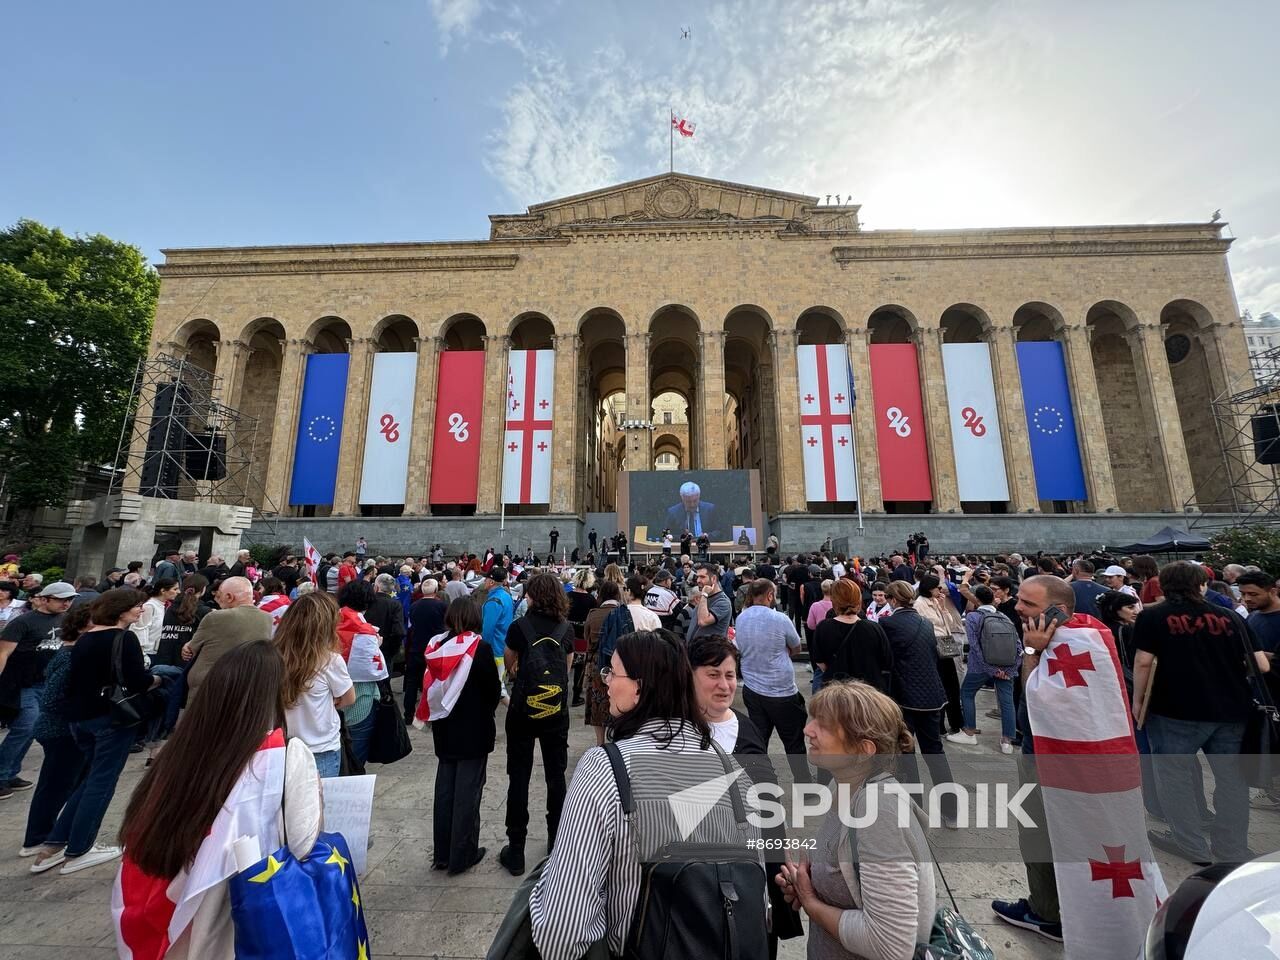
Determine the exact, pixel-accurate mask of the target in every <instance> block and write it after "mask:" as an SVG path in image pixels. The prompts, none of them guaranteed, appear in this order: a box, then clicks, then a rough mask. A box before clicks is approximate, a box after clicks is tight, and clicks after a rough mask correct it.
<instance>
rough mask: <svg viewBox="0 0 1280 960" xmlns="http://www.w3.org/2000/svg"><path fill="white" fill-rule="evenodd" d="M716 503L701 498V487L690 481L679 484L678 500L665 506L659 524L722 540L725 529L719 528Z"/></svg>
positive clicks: (696, 535)
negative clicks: (661, 521)
mask: <svg viewBox="0 0 1280 960" xmlns="http://www.w3.org/2000/svg"><path fill="white" fill-rule="evenodd" d="M718 522H719V521H718V518H717V514H716V505H715V504H714V503H707V502H706V501H705V500H703V499H702V489H701V488H700V487H699V486H698V485H697V484H696V483H693V482H692V481H689V482H686V483H683V484H681V485H680V502H679V503H677V504H675V505H674V506H671V507H668V508H667V516H666V519H665V520H664V521H663V523H662V524H661V525H660V526H659V529H661V528H662V527H667V528H669V529H671V530H688V531H689V532H690V533H692V534H693V535H694V537H695V538H696V537H698V536H699V535H701V534H704V533H705V534H706V535H707V536H708V537H710V538H711V539H712V540H724V539H726V537H727V534H726V531H724V530H722V529H720V528H719V526H718V525H717V524H718Z"/></svg>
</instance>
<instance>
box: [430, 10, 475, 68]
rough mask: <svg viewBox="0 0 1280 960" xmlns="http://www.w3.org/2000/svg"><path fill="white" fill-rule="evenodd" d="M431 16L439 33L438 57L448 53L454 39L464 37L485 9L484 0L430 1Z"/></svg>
mask: <svg viewBox="0 0 1280 960" xmlns="http://www.w3.org/2000/svg"><path fill="white" fill-rule="evenodd" d="M430 3H431V16H432V17H433V18H434V19H435V21H436V29H437V30H439V31H440V55H441V56H442V57H443V56H445V55H447V54H448V52H449V44H450V43H451V42H452V41H453V39H454V38H455V37H465V36H466V35H467V34H468V33H470V32H471V28H472V26H473V25H474V24H475V22H476V20H478V19H479V18H480V15H481V14H482V13H484V11H485V9H486V6H487V5H486V3H485V0H430Z"/></svg>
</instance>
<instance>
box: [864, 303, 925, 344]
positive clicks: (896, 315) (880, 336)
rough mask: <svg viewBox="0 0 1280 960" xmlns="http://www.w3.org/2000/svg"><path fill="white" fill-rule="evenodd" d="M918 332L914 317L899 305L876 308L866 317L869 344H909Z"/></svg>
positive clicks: (917, 324)
mask: <svg viewBox="0 0 1280 960" xmlns="http://www.w3.org/2000/svg"><path fill="white" fill-rule="evenodd" d="M919 330H920V321H919V320H918V319H916V315H915V314H914V313H913V312H911V311H910V310H908V309H907V308H906V307H904V306H902V304H899V303H886V304H884V305H882V306H879V307H876V308H875V309H874V310H872V311H871V313H870V315H868V317H867V336H868V338H869V340H870V342H871V343H910V342H911V340H912V338H913V337H914V336H915V334H916V333H917V332H918V331H919Z"/></svg>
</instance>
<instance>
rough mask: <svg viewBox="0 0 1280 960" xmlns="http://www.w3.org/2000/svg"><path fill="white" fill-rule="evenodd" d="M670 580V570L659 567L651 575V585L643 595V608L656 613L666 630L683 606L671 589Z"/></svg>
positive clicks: (672, 624)
mask: <svg viewBox="0 0 1280 960" xmlns="http://www.w3.org/2000/svg"><path fill="white" fill-rule="evenodd" d="M672 582H673V581H672V577H671V571H670V570H668V569H666V568H665V567H660V568H659V569H658V572H657V573H655V574H654V575H653V586H651V587H650V588H649V590H648V592H646V593H645V595H644V606H645V609H647V610H652V611H653V612H654V613H656V614H657V615H658V619H659V620H661V621H662V625H663V626H664V627H666V628H667V629H668V630H670V629H671V628H672V627H673V626H674V625H675V622H676V618H677V616H678V614H679V612H680V608H681V607H682V606H683V603H682V601H681V600H680V597H679V596H677V595H676V592H675V591H674V590H672V589H671V584H672Z"/></svg>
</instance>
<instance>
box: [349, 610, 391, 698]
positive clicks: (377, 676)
mask: <svg viewBox="0 0 1280 960" xmlns="http://www.w3.org/2000/svg"><path fill="white" fill-rule="evenodd" d="M338 639H339V641H340V642H341V646H342V658H343V659H344V660H346V661H347V673H349V674H350V675H351V679H352V680H353V681H354V682H355V683H376V682H377V681H379V680H386V679H387V677H389V676H390V675H391V674H390V673H389V672H388V670H387V661H386V659H385V658H384V657H383V656H382V646H381V643H380V641H381V638H380V637H379V636H378V628H377V627H375V626H374V625H373V624H371V623H369V621H367V620H365V618H364V614H363V613H357V612H356V611H355V610H352V609H351V608H350V607H342V608H341V609H340V610H339V611H338Z"/></svg>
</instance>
